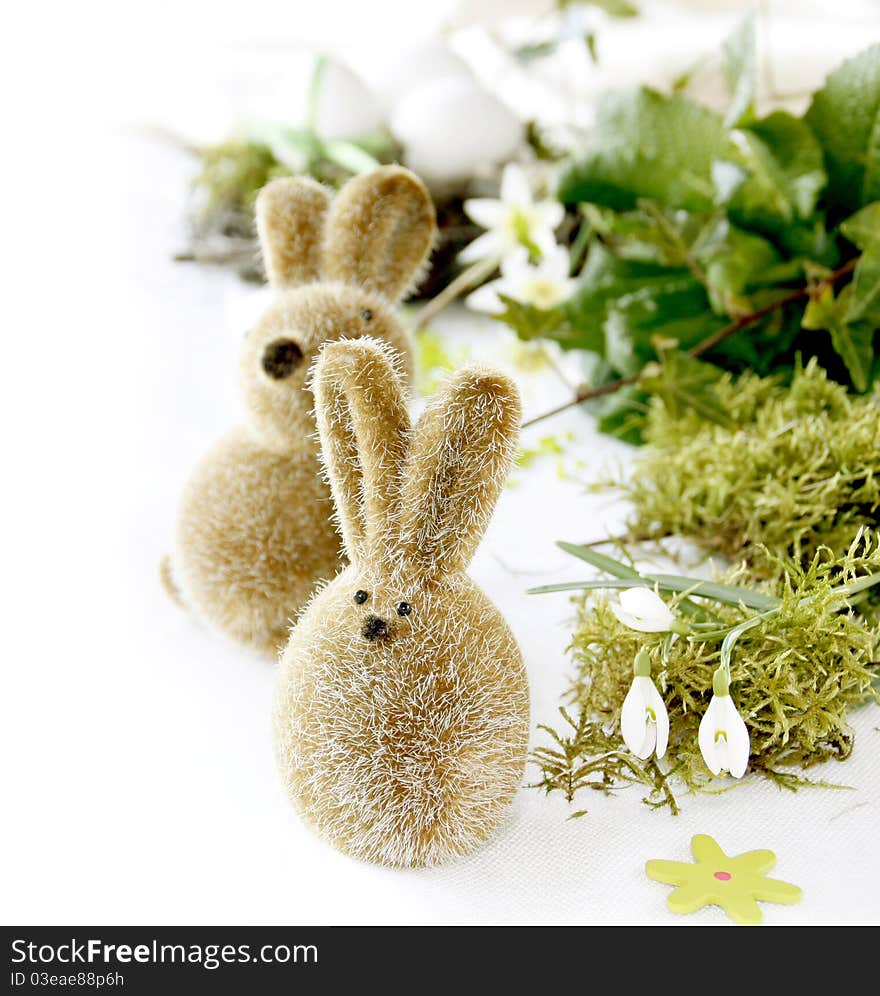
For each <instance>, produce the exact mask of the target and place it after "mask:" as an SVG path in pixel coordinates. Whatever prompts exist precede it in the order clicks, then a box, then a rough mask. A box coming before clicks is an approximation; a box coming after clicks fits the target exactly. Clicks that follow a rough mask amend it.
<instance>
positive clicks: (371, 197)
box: [162, 166, 436, 654]
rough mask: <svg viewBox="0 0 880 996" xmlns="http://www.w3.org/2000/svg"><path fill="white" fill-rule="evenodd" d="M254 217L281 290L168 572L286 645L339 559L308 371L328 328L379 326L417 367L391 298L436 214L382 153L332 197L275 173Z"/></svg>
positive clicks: (171, 584)
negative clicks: (234, 417) (239, 420)
mask: <svg viewBox="0 0 880 996" xmlns="http://www.w3.org/2000/svg"><path fill="white" fill-rule="evenodd" d="M257 226H258V231H259V236H260V243H261V246H262V251H263V255H264V257H265V263H266V271H267V273H268V276H269V281H270V283H271V284H272V287H273V288H274V289H275V291H276V294H275V299H274V302H273V303H272V304H271V306H270V307H269V308H268V310H267V311H266V312H265V313H264V315H263V316H262V318H261V319H260V321H259V322H258V323H257V325H256V326H255V328H253V329H252V330H251V331H250V332H249V333H248V335H247V337H246V339H245V342H244V346H243V349H242V353H241V363H240V371H239V372H240V382H241V389H242V393H243V395H244V401H245V406H246V410H247V416H248V418H247V422H246V424H245V425H243V426H241V427H239V428H237V429H234V430H233V431H232V432H230V433H229V434H228V435H226V436H224V437H223V438H222V439H220V440H219V441H218V442H217V443H216V444H215V446H214V447H213V448H212V449H211V450H209V452H208V453H207V454H206V456H205V457H204V458H203V459H202V461H201V462H200V463H199V464H198V466H197V467H196V469H195V472H194V473H193V475H192V477H191V478H190V480H189V483H188V484H187V486H186V489H185V491H184V493H183V498H182V501H181V505H180V510H179V514H178V519H177V531H176V543H175V547H174V552H173V555H172V557H171V558H170V559H169V558H166V560H165V561H164V562H163V565H162V574H163V579H164V581H165V584H166V587H168V589H169V590H170V591H171V593H172V594H173V595H175V596H176V597H178V600H179V601H180V602H181V603H182V604H184V605H186V606H188V607H190V608H192V609H193V610H195V611H196V612H197V613H198V615H200V616H201V617H202V618H203V619H205V620H206V621H208V622H209V623H211V624H212V625H214V626H216V627H217V628H218V629H220V630H222V631H223V632H224V633H226V634H227V635H228V636H230V637H233V638H234V639H236V640H238V641H240V642H242V643H245V644H248V645H250V646H252V647H254V648H256V649H258V650H260V651H262V652H264V653H267V654H276V653H277V652H278V650H279V649H280V648H281V647H282V646H283V645H284V643H285V641H286V639H287V632H288V628H289V622H290V620H291V618H292V617H294V616H295V615H296V614H297V612H298V611H299V610H300V609H301V608H302V606H303V604H304V603H305V602H306V601H307V599H308V598H309V596H310V595H311V593H312V590H313V589H314V586H315V584H316V582H318V581H320V580H322V579H326V578H331V577H333V576H334V574H336V572H337V570H338V569H339V567H340V553H341V550H340V542H339V537H338V534H337V532H336V530H335V528H334V526H333V524H332V522H331V512H332V506H331V502H330V493H329V489H328V487H327V484H326V483H325V481H324V480H323V479H322V477H321V474H320V468H319V462H318V447H317V441H316V439H315V425H314V421H313V417H312V413H311V409H312V397H311V394H310V393H309V391H308V390H307V389H306V385H305V379H306V373H307V371H308V369H309V365H310V363H311V361H312V360H313V359H314V357H315V356H316V354H317V353H318V351H319V350H320V348H321V346H323V345H324V343H326V342H327V341H329V340H333V339H340V338H345V339H353V338H357V337H358V336H364V335H369V336H375V337H378V338H380V339H381V340H383V341H384V342H385V343H387V345H388V346H389V348H390V349H392V350H393V351H394V353H395V355H396V356H397V357H398V358H399V362H400V363H401V365H402V368H403V370H404V371H405V372H406V376H407V378H409V377H411V374H412V365H413V362H412V343H411V340H410V336H409V334H408V333H407V332H406V331H405V330H404V328H403V326H402V325H401V323H400V320H399V319H398V317H397V315H396V314H395V312H394V307H393V306H394V303H395V302H397V301H399V300H400V299H401V298H403V297H404V296H405V294H406V293H407V291H408V290H409V289H410V287H411V286H412V285H413V283H414V281H416V280H417V278H418V276H419V275H420V273H421V271H422V268H423V266H424V265H425V262H426V259H427V256H428V253H429V252H430V249H431V244H432V242H433V239H434V234H435V231H436V225H435V215H434V207H433V205H432V203H431V199H430V196H429V195H428V193H427V191H426V189H425V187H424V186H423V184H422V183H421V181H420V180H419V179H418V178H417V177H416V176H414V175H413V174H412V173H410V172H409V171H408V170H406V169H403V168H402V167H400V166H384V167H381V168H380V169H377V170H374V171H373V172H371V173H367V174H364V175H361V176H358V177H355V178H354V179H352V180H350V181H349V182H348V183H346V185H345V186H344V187H343V188H342V190H341V191H340V193H339V194H338V195H337V196H336V197H335V198H334V199H332V200H331V197H330V194H329V192H328V191H327V190H326V189H325V188H324V187H322V186H321V185H320V184H318V183H315V182H314V181H312V180H309V179H304V178H295V179H281V180H275V181H273V182H272V183H270V184H268V185H267V186H266V187H264V188H263V190H262V191H261V192H260V195H259V198H258V200H257Z"/></svg>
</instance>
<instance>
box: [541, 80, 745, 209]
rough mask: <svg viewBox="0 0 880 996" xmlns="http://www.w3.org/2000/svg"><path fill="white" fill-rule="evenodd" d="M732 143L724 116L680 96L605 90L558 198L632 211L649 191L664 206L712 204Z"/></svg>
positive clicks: (707, 207) (643, 91) (651, 92)
mask: <svg viewBox="0 0 880 996" xmlns="http://www.w3.org/2000/svg"><path fill="white" fill-rule="evenodd" d="M728 148H729V143H728V140H727V136H726V134H725V130H724V125H723V123H722V120H721V118H720V117H719V116H718V115H717V114H715V113H714V112H713V111H710V110H709V109H708V108H706V107H703V106H702V105H700V104H696V103H694V102H693V101H692V100H689V99H688V98H687V97H685V96H683V95H681V94H673V95H672V96H665V95H663V94H660V93H657V92H656V91H655V90H651V89H648V88H647V87H642V88H641V89H639V90H636V91H634V92H633V91H630V92H623V93H609V94H605V95H604V96H603V97H602V98H601V99H600V102H599V107H598V110H597V116H596V123H595V126H594V129H593V133H592V137H591V142H590V146H589V148H588V150H587V151H586V153H585V154H584V155H583V157H581V158H579V159H575V160H574V161H573V162H572V163H570V164H569V166H568V168H567V169H566V170H565V172H564V173H563V175H562V178H561V180H560V186H559V198H560V200H562V201H563V202H565V203H568V204H574V203H579V202H584V201H587V202H590V203H594V204H601V205H604V206H606V207H611V208H615V209H616V210H627V209H629V208H633V207H635V206H636V203H637V201H638V199H639V198H640V197H647V198H649V199H650V200H653V201H656V202H657V203H658V204H662V205H664V206H665V207H670V208H685V209H687V210H691V211H705V210H709V209H710V208H711V207H712V206H713V201H714V196H715V191H714V187H713V183H712V162H713V160H715V159H717V158H725V156H724V152H725V151H726V150H727V149H728Z"/></svg>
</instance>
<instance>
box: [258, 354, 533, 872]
mask: <svg viewBox="0 0 880 996" xmlns="http://www.w3.org/2000/svg"><path fill="white" fill-rule="evenodd" d="M314 390H315V400H316V413H317V416H318V427H319V433H320V436H321V443H322V450H323V458H324V462H325V466H326V469H327V472H328V476H329V479H330V482H331V487H332V490H333V497H334V502H335V505H336V509H337V514H338V520H339V523H340V526H341V531H342V535H343V538H344V543H345V549H346V552H347V553H348V555H349V557H350V559H351V563H350V564H349V565H348V566H347V567H346V568H345V569H344V570H343V571H342V572H341V573H340V574H339V575H338V576H337V577H336V578H335V579H334V580H333V581H331V582H329V583H328V584H327V585H325V586H324V587H323V588H322V589H321V590H320V591H319V592H318V593H317V594H316V595H315V597H314V598H313V600H312V601H311V602H310V604H309V605H308V607H307V608H306V610H305V611H304V613H303V615H302V616H301V617H300V619H299V621H298V623H297V625H296V627H295V629H294V630H293V632H292V634H291V638H290V642H289V643H288V646H287V648H286V650H285V652H284V654H283V657H282V666H281V672H280V675H279V683H278V691H277V697H276V705H275V738H276V747H277V753H278V758H279V764H280V767H281V772H282V776H283V778H284V780H285V783H286V786H287V789H288V792H289V794H290V796H291V798H292V800H293V802H294V804H295V805H296V807H297V808H298V809H299V810H300V812H301V813H302V814H303V816H304V817H305V818H306V819H307V820H308V821H309V822H310V823H312V824H313V825H314V826H315V827H316V828H317V829H318V831H319V832H320V833H322V834H323V835H324V836H326V837H327V838H329V840H330V841H331V842H332V843H333V844H334V845H335V846H337V847H338V848H339V849H340V850H343V851H345V852H346V853H350V854H352V855H354V856H356V857H359V858H363V859H365V860H370V861H376V862H380V863H383V864H391V865H407V866H409V865H433V864H437V863H439V862H441V861H443V860H445V859H447V858H450V857H453V856H455V855H461V854H465V853H467V852H469V851H470V850H472V849H473V848H474V847H475V846H477V845H478V844H479V843H480V842H481V841H483V840H484V839H485V838H486V837H487V836H488V835H489V834H490V833H491V832H492V830H493V829H494V827H495V826H496V825H497V823H498V821H499V820H500V819H501V817H502V815H503V813H504V812H505V810H506V808H507V805H508V804H509V802H510V801H511V799H512V798H513V795H514V793H515V792H516V790H517V788H518V787H519V784H520V782H521V780H522V775H523V769H524V766H525V759H526V751H527V743H528V730H529V690H528V683H527V680H526V674H525V669H524V666H523V662H522V657H521V654H520V651H519V648H518V646H517V644H516V640H515V639H514V637H513V635H512V633H511V632H510V629H509V628H508V626H507V624H506V623H505V622H504V619H503V618H502V616H501V614H500V612H499V611H498V609H497V608H495V606H494V605H493V604H492V602H491V601H490V600H489V599H488V598H487V596H486V595H485V594H483V592H482V591H481V590H480V589H479V588H478V587H477V585H476V584H475V583H474V582H473V581H472V580H471V579H470V578H469V577H468V576H467V575H466V574H465V568H466V566H467V564H468V562H469V561H470V558H471V556H472V554H473V552H474V550H475V548H476V546H477V543H478V542H479V539H480V537H481V536H482V533H483V531H484V529H485V527H486V525H487V523H488V519H489V517H490V515H491V512H492V509H493V508H494V504H495V501H496V499H497V496H498V493H499V490H500V488H501V487H502V485H503V481H504V479H505V477H506V474H507V472H508V470H509V467H510V463H511V460H512V457H513V452H514V446H515V440H516V435H517V431H518V423H519V400H518V396H517V393H516V389H515V387H514V386H513V385H512V384H511V382H510V381H509V380H508V379H507V378H506V377H504V376H503V375H501V374H497V373H494V372H492V371H487V370H482V369H477V368H472V369H469V370H464V371H460V372H459V373H457V374H455V375H453V376H452V377H451V378H450V379H449V381H447V383H446V385H445V386H444V388H442V389H441V391H440V392H439V393H438V394H437V395H436V396H435V397H434V398H433V399H432V401H431V402H430V403H429V405H428V408H427V410H426V411H425V413H424V415H423V416H422V418H421V420H420V421H419V423H418V425H417V426H416V427H415V429H413V428H411V427H410V425H409V421H408V417H407V413H406V408H405V404H404V401H403V396H402V386H401V380H400V377H399V375H398V374H397V373H396V372H395V370H394V363H393V361H392V358H391V354H390V351H389V350H388V349H387V347H383V346H380V345H379V344H377V343H371V342H370V341H369V340H362V341H361V342H339V343H334V344H330V345H328V346H327V347H326V348H325V349H324V351H323V353H322V355H321V357H320V358H319V360H318V361H317V364H316V367H315V374H314Z"/></svg>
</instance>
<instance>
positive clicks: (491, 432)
mask: <svg viewBox="0 0 880 996" xmlns="http://www.w3.org/2000/svg"><path fill="white" fill-rule="evenodd" d="M519 422H520V400H519V392H518V391H517V389H516V385H515V384H514V383H513V381H511V380H510V378H509V377H506V376H505V375H504V374H502V373H498V372H496V371H493V370H486V369H481V368H478V367H469V368H466V369H464V370H460V371H459V372H458V373H456V374H453V376H452V377H450V378H449V380H447V381H446V383H445V384H444V385H443V387H442V388H441V389H440V391H439V392H438V393H437V394H436V395H435V396H434V397H433V398H432V399H431V401H430V402H429V404H428V407H427V408H426V409H425V412H424V414H423V415H422V417H421V419H420V420H419V424H418V426H417V427H416V430H415V435H414V438H413V442H412V445H411V447H410V454H409V458H408V461H407V466H406V470H405V483H404V487H403V495H402V500H401V534H402V543H403V549H404V556H405V557H406V558H407V560H408V561H409V562H410V563H411V564H414V565H415V566H416V568H417V570H419V571H423V572H425V573H427V574H429V575H436V574H449V573H453V572H455V571H461V570H464V569H465V568H466V567H467V565H468V563H469V562H470V559H471V557H472V556H473V555H474V551H475V550H476V548H477V545H478V544H479V542H480V539H481V538H482V535H483V533H484V532H485V530H486V526H487V525H488V523H489V519H490V517H491V515H492V512H493V510H494V508H495V503H496V502H497V500H498V495H499V494H500V492H501V488H502V487H503V486H504V481H505V479H506V477H507V474H508V472H509V470H510V467H511V464H512V462H513V457H514V452H515V449H516V441H517V438H518V435H519Z"/></svg>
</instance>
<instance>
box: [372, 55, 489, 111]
mask: <svg viewBox="0 0 880 996" xmlns="http://www.w3.org/2000/svg"><path fill="white" fill-rule="evenodd" d="M363 71H364V75H365V78H366V79H367V80H368V81H369V83H370V86H371V87H372V89H373V92H374V93H375V94H376V96H377V97H378V98H379V99H380V100H381V101H383V102H384V104H385V106H386V107H388V108H393V107H394V105H395V104H397V103H399V102H400V100H402V99H403V98H404V97H406V96H407V95H408V94H410V93H412V91H413V90H415V89H417V88H418V87H421V86H424V84H426V83H432V82H434V81H435V80H439V79H452V78H455V77H461V78H463V79H470V78H471V71H470V69H469V68H468V66H467V64H466V63H465V61H464V60H463V59H461V58H460V57H459V56H458V55H456V54H455V52H453V51H452V49H451V48H450V47H449V46H448V45H447V44H446V43H445V42H443V41H442V40H441V39H439V38H429V39H425V40H424V41H422V42H420V43H418V44H416V45H412V46H411V47H409V48H406V49H404V50H403V51H402V52H400V53H398V54H396V55H395V56H393V57H391V58H389V59H385V60H382V61H381V62H377V63H375V64H374V65H372V66H370V67H366V66H365V67H364V70H363Z"/></svg>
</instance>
